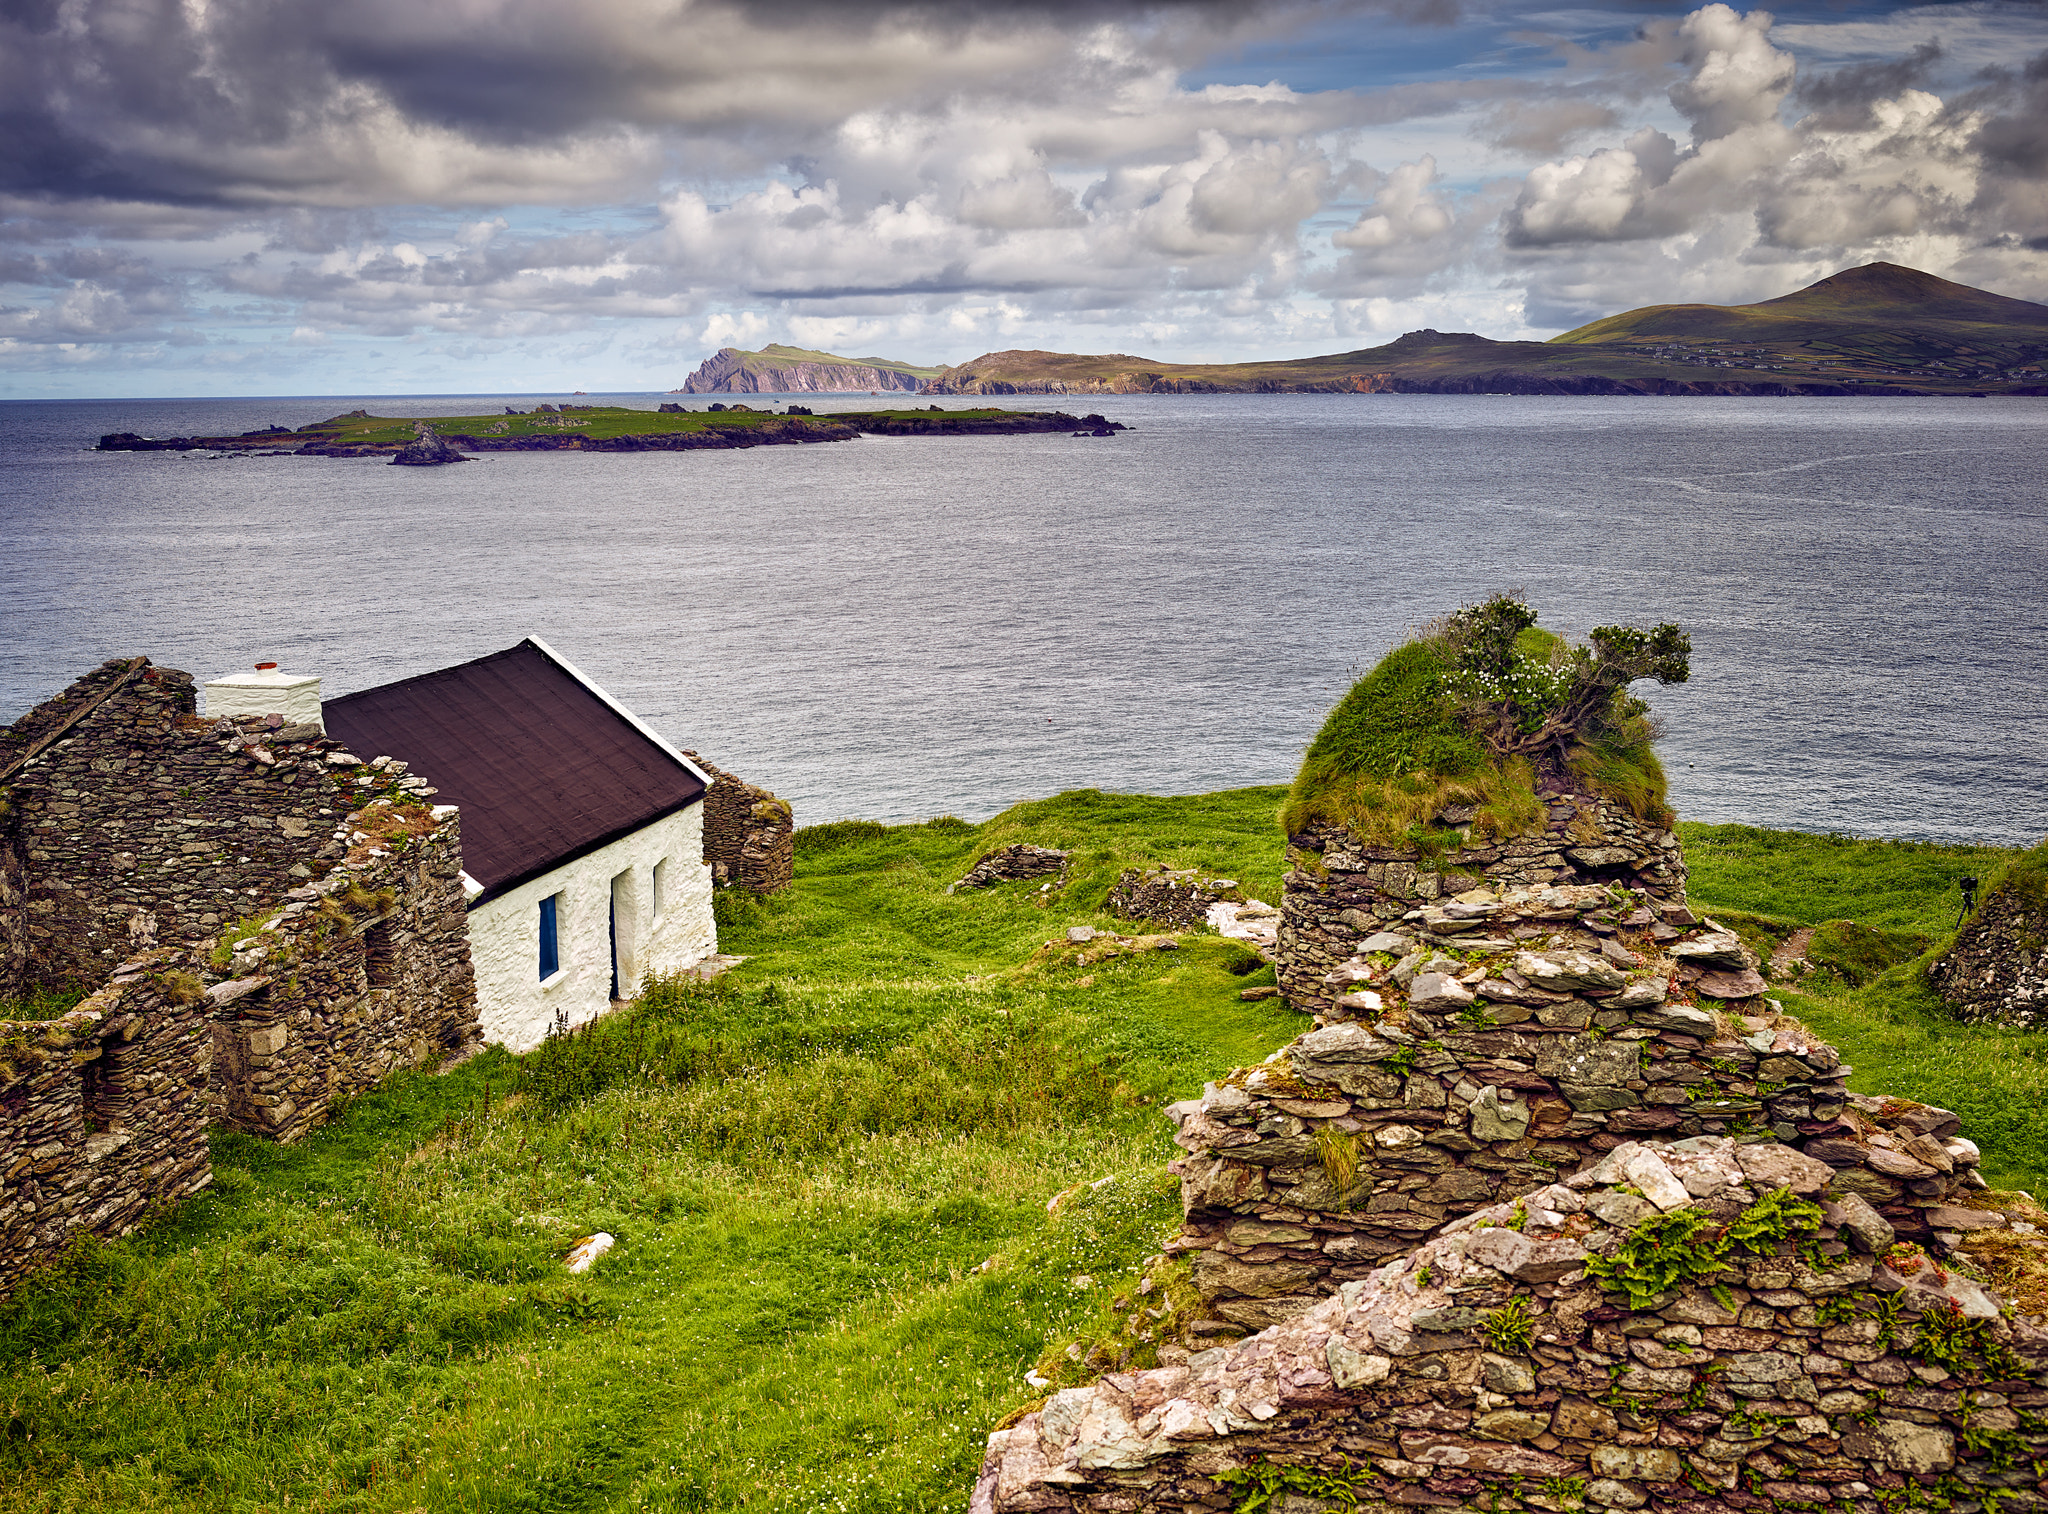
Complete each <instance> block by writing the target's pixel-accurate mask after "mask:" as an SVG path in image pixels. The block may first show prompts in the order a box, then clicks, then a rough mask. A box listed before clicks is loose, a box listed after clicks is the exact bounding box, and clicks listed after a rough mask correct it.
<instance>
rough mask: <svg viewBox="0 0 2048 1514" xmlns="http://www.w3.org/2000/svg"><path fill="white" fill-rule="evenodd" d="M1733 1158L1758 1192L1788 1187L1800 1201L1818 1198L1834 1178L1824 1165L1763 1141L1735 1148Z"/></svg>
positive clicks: (1790, 1149)
mask: <svg viewBox="0 0 2048 1514" xmlns="http://www.w3.org/2000/svg"><path fill="white" fill-rule="evenodd" d="M1735 1159H1736V1161H1738V1162H1740V1163H1741V1164H1742V1173H1743V1176H1744V1177H1746V1178H1748V1179H1749V1180H1750V1182H1752V1183H1754V1184H1755V1185H1756V1187H1757V1192H1759V1193H1765V1192H1768V1191H1769V1190H1771V1189H1773V1188H1789V1189H1791V1190H1792V1192H1794V1193H1796V1194H1798V1195H1799V1196H1800V1197H1801V1198H1805V1199H1813V1198H1819V1197H1820V1195H1821V1192H1822V1190H1824V1189H1825V1188H1826V1187H1827V1186H1828V1184H1829V1182H1830V1181H1832V1180H1833V1178H1834V1175H1835V1171H1834V1169H1833V1168H1832V1167H1830V1166H1828V1165H1827V1163H1825V1162H1817V1161H1815V1160H1814V1159H1813V1158H1812V1157H1810V1156H1806V1155H1804V1154H1803V1153H1801V1152H1797V1151H1794V1150H1793V1149H1792V1148H1791V1147H1789V1146H1777V1145H1771V1144H1768V1143H1764V1142H1758V1143H1757V1144H1755V1145H1750V1146H1738V1147H1736V1148H1735ZM1864 1207H1865V1208H1868V1207H1869V1206H1868V1205H1865V1206H1864Z"/></svg>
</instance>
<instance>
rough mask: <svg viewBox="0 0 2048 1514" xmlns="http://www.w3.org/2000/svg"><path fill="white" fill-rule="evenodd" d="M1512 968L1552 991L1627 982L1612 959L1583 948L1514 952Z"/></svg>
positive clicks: (1542, 987)
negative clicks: (1580, 949) (1598, 955)
mask: <svg viewBox="0 0 2048 1514" xmlns="http://www.w3.org/2000/svg"><path fill="white" fill-rule="evenodd" d="M1515 971H1516V972H1518V973H1520V974H1521V975H1522V976H1523V977H1525V978H1527V979H1528V980H1529V982H1530V983H1531V984H1532V985H1534V986H1535V987H1537V988H1541V989H1546V990H1548V991H1549V992H1551V993H1571V992H1573V991H1574V990H1576V989H1581V988H1620V987H1622V986H1623V985H1625V984H1626V983H1627V982H1628V979H1627V978H1626V977H1625V976H1624V975H1623V973H1622V971H1621V969H1620V968H1618V967H1616V966H1615V965H1614V964H1613V963H1612V962H1608V961H1605V960H1604V959H1602V958H1600V957H1596V956H1594V955H1593V954H1592V953H1591V952H1583V951H1551V952H1540V953H1539V952H1528V951H1525V952H1517V953H1516V954H1515Z"/></svg>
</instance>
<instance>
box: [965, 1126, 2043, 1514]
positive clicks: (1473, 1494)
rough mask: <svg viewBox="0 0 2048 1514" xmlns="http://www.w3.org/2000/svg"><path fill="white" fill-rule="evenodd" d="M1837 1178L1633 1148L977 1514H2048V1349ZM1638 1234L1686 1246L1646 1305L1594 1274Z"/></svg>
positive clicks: (1364, 1283)
mask: <svg viewBox="0 0 2048 1514" xmlns="http://www.w3.org/2000/svg"><path fill="white" fill-rule="evenodd" d="M1837 1180H1838V1174H1837V1173H1836V1172H1835V1171H1834V1169H1832V1168H1830V1167H1829V1166H1827V1165H1826V1164H1824V1163H1822V1162H1818V1161H1815V1160H1813V1159H1811V1158H1809V1157H1804V1156H1801V1155H1800V1154H1799V1153H1797V1152H1794V1151H1791V1150H1789V1149H1788V1148H1786V1147H1784V1146H1782V1145H1778V1144H1774V1143H1771V1142H1768V1141H1766V1142H1760V1143H1753V1144H1742V1143H1738V1142H1736V1141H1733V1140H1730V1139H1728V1138H1725V1137H1698V1138H1693V1139H1690V1140H1687V1141H1683V1142H1677V1143H1673V1144H1670V1145H1664V1146H1656V1147H1653V1146H1650V1145H1647V1144H1645V1145H1638V1144H1635V1143H1628V1144H1624V1145H1622V1146H1619V1147H1617V1148H1615V1150H1614V1151H1613V1152H1611V1153H1610V1154H1609V1155H1608V1156H1607V1157H1606V1158H1604V1159H1603V1160H1602V1161H1600V1162H1599V1163H1597V1164H1592V1165H1589V1166H1588V1167H1587V1168H1585V1169H1583V1170H1581V1171H1580V1172H1578V1173H1575V1174H1573V1175H1572V1176H1571V1177H1569V1178H1568V1179H1566V1180H1565V1181H1563V1182H1559V1183H1553V1184H1548V1185H1546V1186H1545V1187H1543V1188H1542V1189H1540V1190H1538V1191H1536V1192H1534V1193H1531V1194H1529V1195H1527V1196H1526V1198H1525V1199H1524V1200H1523V1201H1521V1202H1519V1203H1500V1204H1494V1205H1491V1206H1489V1207H1487V1208H1485V1209H1482V1210H1480V1211H1478V1212H1477V1213H1474V1214H1471V1215H1469V1216H1467V1217H1466V1218H1464V1219H1462V1220H1460V1221H1456V1222H1454V1223H1451V1224H1448V1225H1445V1226H1443V1227H1442V1228H1441V1229H1439V1230H1438V1231H1437V1232H1436V1234H1435V1236H1434V1237H1433V1238H1431V1239H1429V1240H1427V1241H1426V1242H1424V1243H1422V1244H1420V1245H1418V1246H1416V1247H1414V1248H1413V1249H1412V1250H1411V1251H1409V1252H1407V1253H1406V1254H1404V1255H1402V1256H1400V1257H1397V1258H1395V1259H1393V1260H1391V1261H1389V1262H1388V1263H1387V1264H1386V1265H1385V1266H1382V1267H1379V1268H1376V1269H1373V1270H1371V1271H1370V1272H1367V1273H1364V1274H1361V1275H1360V1276H1358V1277H1356V1278H1354V1279H1352V1280H1350V1281H1348V1282H1346V1283H1345V1284H1344V1286H1343V1288H1342V1289H1341V1291H1340V1292H1339V1293H1338V1294H1336V1295H1335V1296H1333V1297H1331V1298H1328V1299H1325V1300H1322V1301H1320V1302H1318V1303H1316V1304H1315V1305H1314V1306H1312V1307H1311V1308H1310V1309H1309V1310H1307V1311H1306V1312H1304V1313H1303V1314H1301V1315H1299V1316H1297V1317H1295V1318H1293V1319H1291V1320H1288V1321H1286V1322H1284V1323H1282V1324H1279V1325H1276V1326H1274V1327H1272V1328H1271V1329H1268V1330H1265V1331H1263V1332H1261V1333H1260V1334H1259V1335H1257V1336H1254V1337H1252V1338H1251V1339H1249V1340H1245V1341H1241V1342H1238V1343H1236V1344H1235V1345H1232V1346H1228V1347H1219V1348H1216V1349H1212V1350H1207V1351H1202V1352H1199V1353H1197V1354H1195V1355H1194V1356H1192V1357H1189V1358H1187V1359H1186V1360H1184V1361H1180V1362H1176V1363H1174V1364H1171V1365H1167V1366H1161V1367H1156V1368H1152V1369H1149V1370H1144V1371H1136V1372H1113V1373H1110V1374H1109V1375H1107V1376H1105V1377H1103V1378H1102V1379H1101V1380H1100V1381H1099V1382H1096V1383H1094V1384H1091V1385H1087V1386H1081V1387H1073V1388H1067V1389H1064V1390H1062V1391H1060V1392H1057V1393H1054V1394H1053V1395H1052V1396H1051V1397H1050V1398H1049V1399H1048V1400H1047V1401H1046V1402H1044V1403H1043V1404H1042V1405H1040V1406H1039V1407H1037V1408H1036V1409H1035V1410H1033V1411H1032V1412H1030V1413H1027V1414H1025V1415H1024V1416H1022V1418H1021V1419H1020V1420H1019V1421H1018V1422H1017V1423H1016V1424H1015V1425H1014V1426H1012V1427H1010V1428H1006V1429H1002V1430H998V1431H996V1432H995V1433H994V1434H993V1435H991V1436H990V1437H989V1443H988V1452H987V1456H986V1458H985V1460H984V1462H983V1466H982V1473H981V1477H980V1479H979V1481H978V1484H977V1486H976V1489H975V1492H974V1495H973V1502H972V1506H971V1507H972V1514H1019V1511H1023V1510H1032V1511H1063V1514H1065V1511H1071V1514H1079V1511H1083V1510H1089V1511H1092V1510H1125V1511H1168V1510H1171V1511H1184V1514H1192V1511H1196V1510H1227V1509H1233V1508H1238V1507H1243V1506H1244V1505H1243V1503H1242V1502H1241V1500H1242V1499H1243V1496H1244V1494H1245V1493H1246V1492H1247V1491H1250V1490H1252V1489H1256V1488H1258V1487H1259V1486H1260V1484H1259V1483H1258V1482H1257V1481H1254V1480H1251V1479H1252V1478H1254V1477H1256V1476H1258V1475H1259V1469H1260V1468H1262V1467H1263V1468H1265V1469H1266V1470H1265V1474H1264V1475H1265V1476H1267V1477H1269V1478H1272V1479H1276V1480H1277V1479H1279V1478H1281V1477H1288V1478H1291V1482H1281V1483H1280V1484H1279V1487H1277V1488H1272V1489H1271V1491H1273V1492H1275V1493H1277V1494H1278V1496H1276V1497H1273V1498H1272V1499H1271V1500H1270V1501H1269V1502H1267V1503H1265V1504H1263V1505H1261V1506H1262V1507H1267V1508H1273V1509H1280V1510H1284V1511H1286V1514H1329V1511H1333V1510H1338V1509H1346V1510H1349V1509H1356V1510H1358V1511H1361V1514H1396V1511H1402V1510H1413V1509H1416V1508H1435V1509H1445V1510H1487V1511H1491V1514H1510V1511H1523V1510H1543V1511H1546V1514H1559V1511H1568V1510H1578V1509H1584V1510H1590V1511H1611V1510H1648V1511H1649V1514H1729V1511H1749V1510H1755V1511H1758V1514H1790V1511H1794V1510H1816V1509H1821V1508H1828V1509H1839V1510H1844V1511H1848V1514H1888V1511H1897V1510H1902V1509H1906V1508H1933V1509H1954V1510H1957V1511H1967V1510H1990V1509H1994V1508H1995V1509H2002V1510H2009V1511H2018V1510H2038V1509H2040V1508H2042V1507H2043V1506H2044V1502H2048V1500H2044V1497H2043V1494H2044V1493H2048V1480H2044V1479H2043V1478H2042V1477H2041V1475H2040V1474H2041V1471H2042V1467H2043V1464H2042V1462H2041V1460H2040V1459H2039V1458H2042V1457H2043V1456H2044V1455H2048V1420H2044V1419H2043V1418H2042V1417H2041V1416H2042V1413H2043V1411H2044V1410H2048V1333H2044V1332H2043V1331H2042V1329H2041V1328H2040V1322H2039V1320H2038V1319H2031V1318H2027V1317H2015V1316H2013V1315H2012V1314H2011V1313H2010V1311H2008V1310H2006V1309H2003V1308H2001V1305H2000V1301H1999V1300H1998V1298H1997V1297H1996V1296H1995V1295H1994V1294H1993V1293H1992V1292H1991V1291H1990V1290H1988V1289H1986V1288H1985V1287H1983V1286H1980V1285H1979V1284H1977V1283H1975V1282H1973V1281H1971V1280H1970V1278H1969V1277H1967V1276H1965V1275H1964V1274H1963V1272H1962V1271H1961V1270H1959V1269H1960V1267H1961V1266H1962V1265H1963V1260H1964V1259H1963V1258H1962V1257H1961V1256H1960V1255H1958V1256H1955V1257H1952V1258H1951V1259H1950V1263H1949V1265H1947V1266H1938V1265H1936V1264H1935V1263H1933V1262H1932V1261H1931V1260H1929V1259H1928V1258H1927V1257H1926V1256H1924V1255H1918V1254H1913V1253H1912V1252H1911V1251H1910V1250H1909V1251H1905V1252H1902V1251H1899V1250H1896V1249H1894V1237H1893V1235H1892V1232H1891V1230H1890V1228H1889V1227H1888V1226H1887V1225H1886V1224H1885V1223H1884V1222H1883V1221H1882V1220H1881V1219H1878V1218H1877V1217H1876V1216H1874V1215H1873V1214H1871V1213H1870V1211H1869V1209H1868V1207H1867V1206H1865V1205H1862V1204H1861V1203H1860V1202H1859V1201H1857V1200H1855V1199H1854V1198H1853V1197H1852V1198H1843V1199H1839V1200H1830V1199H1828V1198H1827V1197H1826V1194H1827V1193H1828V1191H1829V1190H1831V1189H1832V1188H1833V1187H1834V1186H1835V1183H1836V1182H1837ZM1788 1201H1789V1202H1788ZM1970 1218H1971V1221H1972V1222H1973V1224H1974V1225H1975V1226H1981V1227H1983V1233H1984V1234H1986V1235H1988V1236H1991V1237H1994V1240H1993V1241H1992V1242H1991V1244H1996V1243H1997V1242H1998V1241H2000V1240H2003V1237H2002V1236H2001V1235H1999V1232H1998V1230H1997V1227H1999V1226H2000V1225H2002V1223H2003V1220H2002V1216H2000V1215H1999V1214H1997V1213H1994V1212H1989V1211H1984V1212H1980V1213H1977V1214H1974V1215H1972V1216H1971V1217H1970ZM1645 1221H1650V1222H1652V1224H1653V1225H1658V1226H1663V1227H1665V1228H1667V1229H1669V1230H1670V1231H1671V1232H1672V1233H1673V1234H1674V1235H1679V1234H1688V1233H1689V1234H1690V1236H1691V1237H1692V1241H1691V1242H1689V1243H1688V1244H1690V1245H1691V1247H1692V1248H1693V1249H1691V1250H1690V1252H1689V1253H1688V1255H1687V1257H1686V1258H1684V1259H1681V1260H1678V1261H1674V1262H1672V1263H1671V1264H1669V1266H1668V1267H1666V1268H1665V1270H1664V1271H1663V1272H1662V1273H1660V1276H1661V1277H1663V1278H1665V1279H1668V1281H1667V1282H1666V1283H1665V1285H1664V1286H1662V1287H1661V1288H1656V1287H1655V1285H1654V1284H1653V1285H1652V1291H1647V1292H1646V1293H1644V1294H1643V1295H1642V1296H1640V1297H1634V1298H1632V1297H1631V1296H1630V1295H1629V1294H1628V1293H1627V1292H1625V1291H1623V1290H1621V1289H1619V1288H1618V1287H1613V1286H1608V1285H1606V1284H1604V1283H1603V1281H1602V1280H1601V1279H1600V1278H1599V1277H1598V1276H1596V1275H1593V1268H1594V1267H1596V1266H1600V1265H1610V1266H1611V1265H1614V1264H1616V1263H1618V1262H1620V1261H1621V1260H1622V1256H1623V1254H1625V1253H1629V1252H1632V1253H1633V1254H1634V1256H1635V1257H1636V1258H1638V1259H1640V1258H1641V1257H1643V1256H1645V1255H1646V1254H1647V1253H1646V1252H1645V1250H1644V1248H1643V1241H1642V1237H1641V1235H1640V1233H1639V1232H1638V1227H1639V1226H1641V1225H1642V1224H1643V1223H1644V1222H1645ZM1738 1232H1740V1233H1741V1234H1742V1235H1744V1236H1746V1239H1735V1238H1733V1237H1734V1236H1735V1235H1736V1234H1737V1233H1738ZM1717 1248H1718V1249H1717ZM1282 1468H1285V1469H1288V1471H1287V1472H1286V1473H1282V1472H1281V1471H1280V1470H1279V1469H1282ZM1310 1474H1314V1475H1319V1476H1321V1477H1323V1478H1326V1479H1329V1481H1327V1482H1324V1483H1322V1484H1321V1485H1320V1486H1318V1485H1317V1484H1316V1483H1315V1482H1314V1481H1312V1480H1311V1476H1310ZM1290 1486H1291V1488H1293V1489H1295V1490H1298V1491H1293V1492H1288V1491H1284V1490H1285V1489H1287V1488H1289V1487H1290ZM1338 1490H1341V1491H1342V1494H1343V1496H1342V1497H1341V1498H1340V1497H1339V1496H1338Z"/></svg>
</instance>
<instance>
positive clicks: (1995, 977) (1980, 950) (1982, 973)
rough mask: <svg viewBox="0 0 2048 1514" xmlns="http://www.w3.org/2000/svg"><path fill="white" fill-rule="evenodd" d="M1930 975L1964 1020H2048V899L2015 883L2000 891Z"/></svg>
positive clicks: (2028, 1023)
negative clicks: (2037, 896)
mask: <svg viewBox="0 0 2048 1514" xmlns="http://www.w3.org/2000/svg"><path fill="white" fill-rule="evenodd" d="M1927 976H1928V980H1929V981H1930V982H1932V983H1933V985H1934V988H1935V991H1936V992H1937V993H1939V994H1940V995H1941V997H1942V999H1943V1000H1944V1001H1945V1002H1946V1003H1947V1005H1948V1008H1949V1012H1950V1013H1951V1014H1953V1015H1954V1016H1955V1017H1956V1018H1957V1019H1959V1020H1963V1021H1966V1022H1968V1023H1970V1024H1973V1025H2011V1026H2016V1027H2021V1028H2033V1027H2039V1026H2041V1025H2042V1024H2043V1023H2044V1022H2048V903H2044V902H2043V901H2042V900H2040V899H2039V898H2030V897H2029V891H2028V890H2026V889H2024V888H2020V887H2015V886H2013V885H2011V884H2007V885H2006V886H2005V887H2002V888H1998V889H1995V890H1994V891H1993V892H1991V893H1990V894H1989V895H1987V896H1986V897H1985V899H1984V901H1983V903H1981V904H1980V905H1978V906H1977V908H1976V910H1975V911H1973V912H1972V914H1971V915H1970V918H1969V919H1968V920H1966V921H1965V922H1964V923H1963V927H1962V929H1960V930H1959V931H1957V932H1956V939H1955V941H1954V943H1953V944H1952V945H1951V946H1950V947H1949V949H1948V950H1947V951H1945V952H1943V953H1942V955H1941V956H1940V957H1938V958H1937V959H1936V960H1935V962H1934V965H1933V966H1932V967H1931V968H1929V969H1928V974H1927Z"/></svg>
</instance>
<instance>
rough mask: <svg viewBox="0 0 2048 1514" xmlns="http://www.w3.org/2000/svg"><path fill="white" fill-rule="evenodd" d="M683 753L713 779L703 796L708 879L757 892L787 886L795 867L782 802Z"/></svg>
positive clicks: (788, 816) (791, 824) (788, 815)
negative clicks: (709, 870) (708, 867)
mask: <svg viewBox="0 0 2048 1514" xmlns="http://www.w3.org/2000/svg"><path fill="white" fill-rule="evenodd" d="M684 755H685V756H687V757H688V758H689V759H690V760H691V761H692V762H694V763H696V764H697V766H699V767H700V768H702V769H704V771H705V772H707V773H709V774H710V775H711V777H712V780H713V781H712V785H711V789H710V792H708V793H707V794H705V796H704V860H705V862H706V863H708V864H709V865H710V867H711V877H712V881H713V882H714V883H719V884H737V885H738V886H739V887H741V888H744V889H750V890H752V891H753V892H754V893H757V894H772V893H774V892H776V890H778V889H784V888H787V887H789V883H790V879H791V878H792V877H794V876H795V869H796V819H795V816H794V815H793V814H792V812H791V810H790V807H789V804H788V802H787V801H786V800H782V799H777V798H776V797H775V796H774V795H773V794H771V793H769V792H768V790H766V789H764V788H760V787H758V786H756V785H754V784H751V783H748V782H746V781H745V780H744V779H741V778H736V777H734V776H733V775H732V774H731V773H728V772H726V771H725V769H723V768H721V767H718V766H717V765H715V764H713V763H710V762H707V761H705V760H704V759H703V758H702V757H700V756H698V755H697V754H696V753H695V752H686V753H685V754H684Z"/></svg>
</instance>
